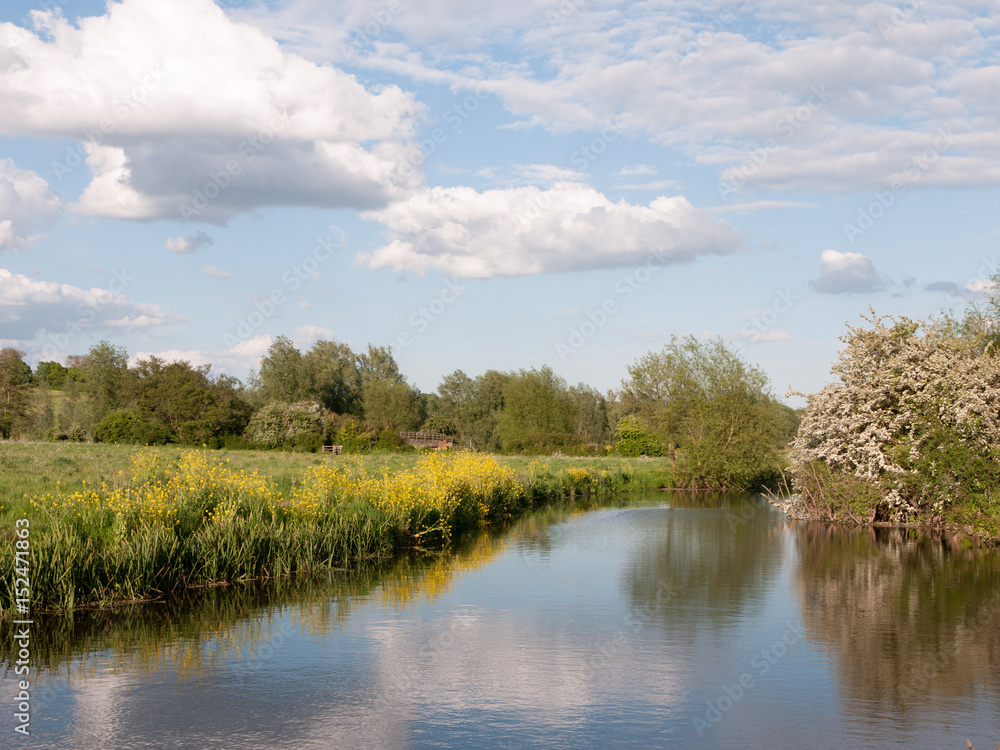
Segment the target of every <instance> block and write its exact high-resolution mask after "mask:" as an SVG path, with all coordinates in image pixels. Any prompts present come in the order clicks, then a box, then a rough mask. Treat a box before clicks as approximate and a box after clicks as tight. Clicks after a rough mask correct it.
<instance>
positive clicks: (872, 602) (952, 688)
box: [795, 523, 1000, 717]
mask: <svg viewBox="0 0 1000 750" xmlns="http://www.w3.org/2000/svg"><path fill="white" fill-rule="evenodd" d="M795 540H796V546H797V549H798V553H799V554H798V558H799V565H798V566H797V571H796V576H797V584H798V592H799V596H800V603H801V608H802V612H803V615H802V616H803V619H804V621H805V623H806V626H807V628H808V631H809V637H810V638H811V639H812V640H814V641H815V642H817V643H819V644H821V645H823V646H824V647H825V648H826V649H827V650H828V651H829V652H830V654H831V657H832V658H833V661H834V663H835V664H836V665H837V667H836V668H837V670H838V672H839V679H838V683H839V684H840V686H841V690H842V694H843V695H844V697H845V699H846V700H847V701H848V702H849V703H851V704H852V706H853V708H854V709H855V710H858V711H860V712H861V714H862V715H868V716H872V717H874V716H884V715H886V714H890V715H905V714H907V713H908V712H918V711H921V710H923V709H925V708H927V707H928V706H931V705H934V704H935V703H936V702H938V701H939V700H940V699H952V698H961V697H968V696H971V695H972V694H973V692H974V690H975V689H976V687H977V686H979V685H983V684H986V685H991V686H992V688H993V690H994V691H996V692H997V694H1000V555H998V553H997V551H995V550H993V551H988V550H978V549H961V546H962V545H960V544H955V543H954V541H953V540H949V539H947V538H945V537H943V536H942V535H940V534H933V533H929V532H926V531H917V530H908V529H885V528H879V529H853V528H843V527H836V526H831V525H825V524H818V523H810V524H802V525H798V526H797V527H796V532H795Z"/></svg>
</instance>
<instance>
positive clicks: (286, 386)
mask: <svg viewBox="0 0 1000 750" xmlns="http://www.w3.org/2000/svg"><path fill="white" fill-rule="evenodd" d="M257 379H258V381H259V390H260V393H259V397H260V399H261V400H262V401H265V402H272V401H279V402H282V403H286V404H290V403H294V402H296V401H298V400H299V399H300V397H301V396H302V395H303V393H302V392H303V386H304V383H303V382H302V381H303V378H302V354H301V353H300V352H299V350H298V349H296V348H295V344H293V343H292V340H291V339H290V338H288V337H287V336H278V337H277V338H276V339H275V340H274V342H273V343H272V344H271V346H270V347H268V350H267V354H265V355H264V357H263V358H262V359H261V361H260V370H259V371H258V373H257Z"/></svg>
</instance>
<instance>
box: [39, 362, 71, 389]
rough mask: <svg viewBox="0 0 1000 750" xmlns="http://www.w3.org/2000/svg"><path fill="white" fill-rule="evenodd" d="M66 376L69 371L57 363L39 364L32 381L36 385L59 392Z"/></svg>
mask: <svg viewBox="0 0 1000 750" xmlns="http://www.w3.org/2000/svg"><path fill="white" fill-rule="evenodd" d="M68 375H69V370H67V369H66V368H65V367H63V366H62V365H61V364H59V363H58V362H39V363H38V367H36V368H35V374H34V376H33V377H32V380H33V381H34V383H35V384H36V385H46V386H48V387H49V388H52V389H53V390H56V391H61V390H62V387H63V385H65V383H66V378H67V376H68Z"/></svg>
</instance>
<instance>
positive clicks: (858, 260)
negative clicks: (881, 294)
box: [809, 250, 885, 294]
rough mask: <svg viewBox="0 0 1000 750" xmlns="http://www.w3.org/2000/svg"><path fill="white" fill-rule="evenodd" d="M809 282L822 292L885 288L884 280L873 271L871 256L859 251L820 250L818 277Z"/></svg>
mask: <svg viewBox="0 0 1000 750" xmlns="http://www.w3.org/2000/svg"><path fill="white" fill-rule="evenodd" d="M809 283H810V285H811V286H812V288H813V289H815V290H816V291H817V292H822V293H823V294H852V293H853V294H862V293H868V292H878V291H881V290H882V289H884V288H885V282H884V281H883V280H882V278H881V277H880V276H879V275H878V274H877V273H876V272H875V264H874V263H872V260H871V258H868V257H867V256H865V255H862V254H861V253H838V252H837V251H836V250H824V251H823V252H822V254H821V256H820V271H819V277H818V278H816V279H814V280H812V281H811V282H809Z"/></svg>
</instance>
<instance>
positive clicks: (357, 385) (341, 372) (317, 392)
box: [300, 341, 361, 414]
mask: <svg viewBox="0 0 1000 750" xmlns="http://www.w3.org/2000/svg"><path fill="white" fill-rule="evenodd" d="M358 365H359V363H358V357H357V356H356V355H355V354H354V352H352V351H351V347H349V346H348V345H347V344H339V343H336V342H334V341H317V342H316V343H315V344H313V347H312V348H311V349H310V350H309V351H308V352H306V354H305V355H304V356H303V357H302V360H301V370H302V374H301V379H300V380H301V384H302V389H301V396H302V397H303V398H304V399H305V400H308V401H315V402H317V403H318V404H319V405H320V406H322V407H323V408H324V409H329V410H330V411H333V412H336V413H337V414H360V413H361V371H360V369H359V366H358Z"/></svg>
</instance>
